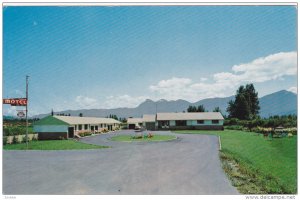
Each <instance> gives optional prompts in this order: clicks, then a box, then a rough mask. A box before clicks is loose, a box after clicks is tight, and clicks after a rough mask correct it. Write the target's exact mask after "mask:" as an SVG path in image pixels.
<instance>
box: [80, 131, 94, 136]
mask: <svg viewBox="0 0 300 200" xmlns="http://www.w3.org/2000/svg"><path fill="white" fill-rule="evenodd" d="M78 135H79V136H80V137H85V136H90V135H92V133H91V132H80V133H78Z"/></svg>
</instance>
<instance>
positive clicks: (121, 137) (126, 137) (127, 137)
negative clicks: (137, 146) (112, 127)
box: [111, 135, 176, 142]
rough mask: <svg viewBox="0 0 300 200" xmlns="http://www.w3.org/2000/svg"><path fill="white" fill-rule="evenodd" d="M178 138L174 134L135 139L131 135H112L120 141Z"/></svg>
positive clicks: (113, 139)
mask: <svg viewBox="0 0 300 200" xmlns="http://www.w3.org/2000/svg"><path fill="white" fill-rule="evenodd" d="M174 139H176V137H175V136H172V135H153V137H151V138H141V139H133V138H132V136H131V135H118V136H115V137H112V138H111V140H112V141H118V142H134V141H139V142H155V141H156V142H159V141H167V140H174Z"/></svg>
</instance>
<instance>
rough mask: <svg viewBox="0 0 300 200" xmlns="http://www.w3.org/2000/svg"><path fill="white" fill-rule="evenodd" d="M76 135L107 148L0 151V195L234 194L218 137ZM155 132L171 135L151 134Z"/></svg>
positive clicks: (84, 140) (127, 132) (235, 191)
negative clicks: (0, 188) (0, 169)
mask: <svg viewBox="0 0 300 200" xmlns="http://www.w3.org/2000/svg"><path fill="white" fill-rule="evenodd" d="M119 134H134V133H132V132H130V131H119V132H114V133H110V134H106V135H100V136H93V137H89V138H84V139H81V141H82V142H86V143H91V144H100V145H109V146H111V147H112V148H108V149H97V150H68V151H3V193H4V194H6V195H7V194H155V195H156V194H223V195H224V194H238V192H237V190H236V188H234V187H233V186H231V184H230V181H229V180H228V178H227V177H226V175H225V174H224V172H223V170H222V168H221V163H220V160H219V157H218V148H219V144H218V138H217V137H216V136H209V135H188V134H187V135H186V134H174V135H176V136H177V137H178V138H177V139H176V140H173V141H166V142H148V143H143V142H131V143H130V142H113V141H110V140H109V138H110V137H112V136H115V135H119ZM156 134H173V133H171V132H156Z"/></svg>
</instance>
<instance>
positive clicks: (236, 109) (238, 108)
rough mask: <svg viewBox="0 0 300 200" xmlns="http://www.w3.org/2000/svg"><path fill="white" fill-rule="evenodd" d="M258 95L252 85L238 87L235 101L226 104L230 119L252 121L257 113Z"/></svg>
mask: <svg viewBox="0 0 300 200" xmlns="http://www.w3.org/2000/svg"><path fill="white" fill-rule="evenodd" d="M259 109H260V107H259V101H258V93H257V92H256V91H255V88H254V86H253V84H247V85H246V86H245V87H244V86H240V87H239V88H238V90H237V91H236V95H235V100H234V101H233V100H231V101H229V102H228V107H227V112H228V113H229V117H230V118H238V119H253V118H256V117H257V116H258V113H259Z"/></svg>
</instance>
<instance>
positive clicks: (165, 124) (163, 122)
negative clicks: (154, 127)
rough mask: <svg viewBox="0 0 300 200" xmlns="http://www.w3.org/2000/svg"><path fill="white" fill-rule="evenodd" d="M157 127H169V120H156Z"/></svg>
mask: <svg viewBox="0 0 300 200" xmlns="http://www.w3.org/2000/svg"><path fill="white" fill-rule="evenodd" d="M158 127H159V128H168V127H169V121H158Z"/></svg>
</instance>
